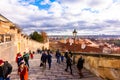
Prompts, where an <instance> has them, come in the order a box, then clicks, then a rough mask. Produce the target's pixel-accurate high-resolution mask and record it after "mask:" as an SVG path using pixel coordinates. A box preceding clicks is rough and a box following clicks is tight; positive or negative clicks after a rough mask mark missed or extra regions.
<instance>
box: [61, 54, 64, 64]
mask: <svg viewBox="0 0 120 80" xmlns="http://www.w3.org/2000/svg"><path fill="white" fill-rule="evenodd" d="M61 62H64V53H61Z"/></svg>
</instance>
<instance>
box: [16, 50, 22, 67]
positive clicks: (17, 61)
mask: <svg viewBox="0 0 120 80" xmlns="http://www.w3.org/2000/svg"><path fill="white" fill-rule="evenodd" d="M22 60H23V57H22V55H21V54H20V52H19V53H17V55H16V63H17V65H18V66H19V63H20V62H21V61H22Z"/></svg>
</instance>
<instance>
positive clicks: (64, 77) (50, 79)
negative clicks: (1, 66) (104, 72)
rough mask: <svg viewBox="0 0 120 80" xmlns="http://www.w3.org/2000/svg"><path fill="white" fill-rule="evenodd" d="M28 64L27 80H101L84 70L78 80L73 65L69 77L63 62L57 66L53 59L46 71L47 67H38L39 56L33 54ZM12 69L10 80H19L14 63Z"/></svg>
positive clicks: (76, 71)
mask: <svg viewBox="0 0 120 80" xmlns="http://www.w3.org/2000/svg"><path fill="white" fill-rule="evenodd" d="M29 62H30V70H29V80H102V79H100V78H98V77H96V76H95V75H93V74H91V73H90V72H89V71H87V70H85V69H84V70H83V74H84V78H81V79H80V76H79V74H78V70H77V68H76V66H75V65H73V66H72V69H73V75H71V74H70V71H68V72H65V71H64V70H65V68H66V66H65V62H63V63H61V64H57V63H56V59H55V58H54V57H53V59H52V67H51V69H50V70H49V69H48V65H47V66H46V68H43V67H39V64H40V54H35V56H34V59H33V60H30V61H29ZM13 67H14V69H13V72H12V74H11V80H19V76H18V75H17V66H16V64H15V63H14V64H13Z"/></svg>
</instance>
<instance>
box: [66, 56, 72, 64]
mask: <svg viewBox="0 0 120 80" xmlns="http://www.w3.org/2000/svg"><path fill="white" fill-rule="evenodd" d="M66 63H67V65H69V66H70V65H72V59H71V58H70V57H67V59H66Z"/></svg>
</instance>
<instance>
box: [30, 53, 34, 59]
mask: <svg viewBox="0 0 120 80" xmlns="http://www.w3.org/2000/svg"><path fill="white" fill-rule="evenodd" d="M33 55H34V51H33V53H30V58H31V59H33Z"/></svg>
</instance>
